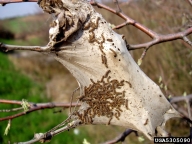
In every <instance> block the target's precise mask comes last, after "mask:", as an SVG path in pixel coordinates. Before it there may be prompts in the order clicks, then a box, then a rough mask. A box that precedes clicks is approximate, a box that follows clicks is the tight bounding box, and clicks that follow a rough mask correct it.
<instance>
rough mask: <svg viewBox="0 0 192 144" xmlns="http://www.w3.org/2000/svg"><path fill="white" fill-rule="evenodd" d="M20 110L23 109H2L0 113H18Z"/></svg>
mask: <svg viewBox="0 0 192 144" xmlns="http://www.w3.org/2000/svg"><path fill="white" fill-rule="evenodd" d="M20 110H23V107H19V108H13V109H3V110H0V112H13V111H20Z"/></svg>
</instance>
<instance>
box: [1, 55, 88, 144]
mask: <svg viewBox="0 0 192 144" xmlns="http://www.w3.org/2000/svg"><path fill="white" fill-rule="evenodd" d="M0 96H1V98H3V99H9V100H22V99H26V100H28V101H31V102H36V103H40V102H47V101H48V99H47V98H46V97H45V96H44V93H43V87H42V86H41V85H39V84H38V83H35V82H33V81H32V80H31V79H29V78H28V77H27V76H25V75H23V74H21V73H20V72H19V71H17V70H15V68H14V66H13V64H12V63H11V62H10V61H9V60H8V57H7V56H6V55H5V54H3V53H0ZM15 107H16V105H15V106H13V105H8V104H0V109H1V110H2V109H10V108H15ZM17 107H18V105H17ZM11 114H13V112H11V113H2V112H1V118H2V117H5V116H8V115H11ZM65 118H66V114H63V113H53V110H41V111H38V112H35V113H30V114H27V115H26V116H23V117H19V118H16V119H13V120H12V123H11V129H10V131H9V133H8V135H7V136H4V130H5V128H6V126H7V121H4V122H1V123H0V143H1V144H7V143H8V141H11V143H13V142H18V141H26V140H29V139H31V138H33V134H34V133H37V132H42V130H43V131H44V132H46V131H47V130H49V129H51V128H53V127H54V126H55V125H57V124H59V123H60V122H62V121H63V120H64V119H65ZM86 135H87V134H86V133H85V132H84V131H81V132H80V133H79V134H78V135H75V134H74V133H73V130H71V131H69V132H68V131H67V132H64V133H62V134H60V135H58V136H56V137H55V138H53V140H52V143H54V144H61V143H65V144H67V143H74V144H75V143H79V142H82V141H83V138H85V137H86Z"/></svg>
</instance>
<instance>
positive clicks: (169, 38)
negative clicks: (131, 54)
mask: <svg viewBox="0 0 192 144" xmlns="http://www.w3.org/2000/svg"><path fill="white" fill-rule="evenodd" d="M191 33H192V27H191V28H188V29H186V30H184V31H183V32H178V33H174V34H168V35H160V34H157V33H156V34H155V35H154V39H153V40H152V41H150V42H146V43H143V44H138V45H129V47H130V48H129V50H135V49H142V48H149V47H151V46H153V45H156V44H159V43H163V42H167V41H173V40H177V39H182V40H184V41H185V42H186V43H187V44H189V45H190V46H192V42H191V41H190V40H189V39H188V38H186V36H188V35H190V34H191Z"/></svg>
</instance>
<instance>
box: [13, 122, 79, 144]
mask: <svg viewBox="0 0 192 144" xmlns="http://www.w3.org/2000/svg"><path fill="white" fill-rule="evenodd" d="M78 125H80V123H79V120H76V121H72V122H71V123H69V124H68V125H66V126H64V127H62V128H60V129H58V130H55V131H53V132H50V133H44V134H43V133H39V134H35V135H34V138H33V139H32V140H30V141H26V142H19V143H16V144H32V143H35V142H38V141H40V142H42V143H44V142H46V141H49V140H51V138H52V137H53V136H55V135H57V134H60V133H61V132H64V131H66V130H69V129H72V128H74V127H76V126H78Z"/></svg>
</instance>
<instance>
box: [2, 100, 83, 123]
mask: <svg viewBox="0 0 192 144" xmlns="http://www.w3.org/2000/svg"><path fill="white" fill-rule="evenodd" d="M0 103H6V104H18V105H21V104H22V101H14V100H2V99H0ZM28 103H29V104H30V107H29V110H27V111H24V112H20V113H17V114H14V115H11V116H7V117H4V118H0V121H5V120H9V119H14V118H17V117H20V116H23V115H25V114H29V113H31V112H34V111H37V110H41V109H51V108H56V107H65V108H69V107H70V106H73V107H75V106H80V105H79V104H77V103H72V104H70V103H31V102H28Z"/></svg>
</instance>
